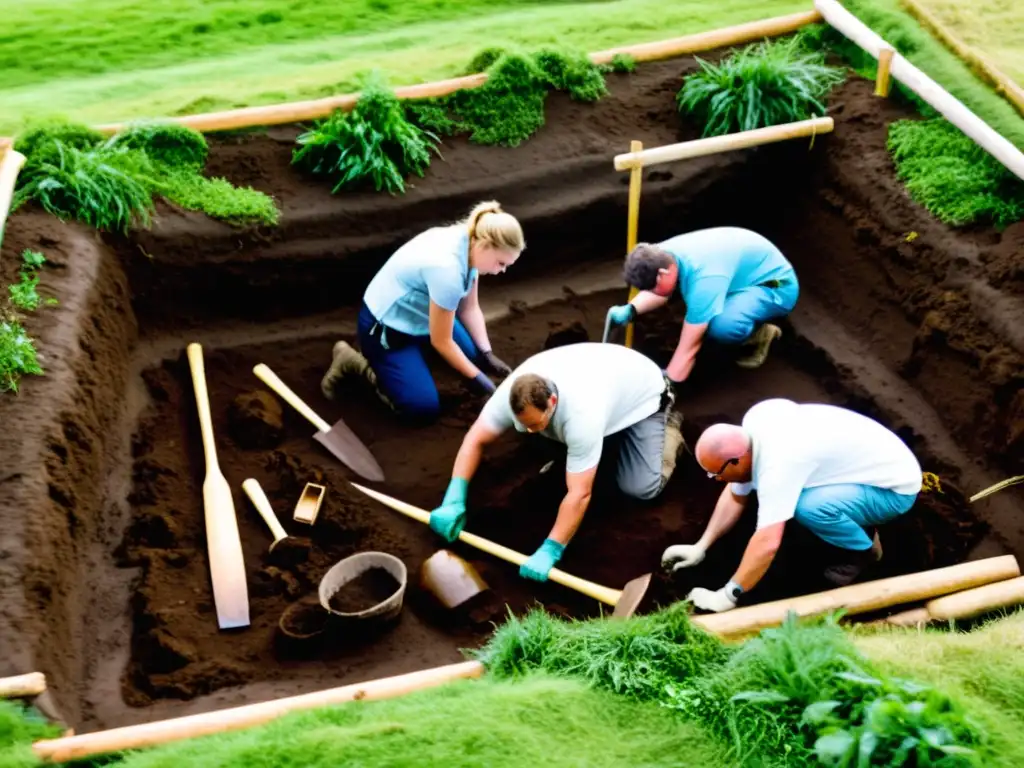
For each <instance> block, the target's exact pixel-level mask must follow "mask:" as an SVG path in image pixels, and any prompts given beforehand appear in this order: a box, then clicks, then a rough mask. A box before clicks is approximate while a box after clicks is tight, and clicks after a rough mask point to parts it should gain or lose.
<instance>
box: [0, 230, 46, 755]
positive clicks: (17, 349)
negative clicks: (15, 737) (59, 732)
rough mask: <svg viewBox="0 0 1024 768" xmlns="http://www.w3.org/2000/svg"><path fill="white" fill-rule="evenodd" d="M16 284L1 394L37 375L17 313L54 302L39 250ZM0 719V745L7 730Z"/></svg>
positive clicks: (25, 254) (6, 315)
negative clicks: (42, 278) (42, 288)
mask: <svg viewBox="0 0 1024 768" xmlns="http://www.w3.org/2000/svg"><path fill="white" fill-rule="evenodd" d="M21 262H22V263H21V268H20V269H19V271H18V277H19V279H18V282H17V283H15V284H14V285H9V286H7V291H8V304H9V307H10V308H8V309H6V310H4V309H0V392H14V393H17V392H18V383H19V382H20V381H21V378H22V377H23V376H28V375H36V376H38V375H40V374H42V373H43V369H42V366H40V365H39V361H38V359H37V358H36V345H35V340H34V339H32V338H31V337H30V336H29V335H28V334H27V333H25V329H24V327H22V324H21V317H20V313H23V312H33V311H35V310H36V309H38V308H39V306H40V305H41V304H46V305H48V306H52V305H55V304H57V303H58V302H57V299H55V298H53V297H50V298H47V299H45V300H44V299H43V298H42V297H41V296H40V295H39V291H38V286H39V275H38V271H39V269H41V268H42V266H43V264H45V263H46V257H45V256H44V255H43V254H41V253H40V252H39V251H32V250H29V249H25V250H24V251H22V254H21ZM2 720H3V718H2V717H0V742H2V738H3V729H4V728H5V727H6V726H5V725H4V723H3V722H2Z"/></svg>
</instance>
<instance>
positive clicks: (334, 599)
mask: <svg viewBox="0 0 1024 768" xmlns="http://www.w3.org/2000/svg"><path fill="white" fill-rule="evenodd" d="M399 586H400V585H399V583H398V582H397V581H396V580H395V577H394V576H392V575H391V573H390V572H389V571H386V570H384V569H383V568H370V569H368V570H365V571H363V572H362V573H361V574H359V575H358V576H357V577H356V578H354V579H352V581H349V582H346V583H345V584H343V585H342V586H341V588H340V589H339V590H338V591H337V592H335V593H334V594H333V595H331V599H330V600H329V601H328V603H327V604H328V605H330V606H331V608H332V609H333V610H335V611H338V612H340V613H359V612H360V611H365V610H367V609H369V608H373V607H374V606H375V605H379V604H380V603H382V602H384V601H385V600H387V599H388V598H389V597H391V596H392V595H393V594H395V592H397V591H398V587H399Z"/></svg>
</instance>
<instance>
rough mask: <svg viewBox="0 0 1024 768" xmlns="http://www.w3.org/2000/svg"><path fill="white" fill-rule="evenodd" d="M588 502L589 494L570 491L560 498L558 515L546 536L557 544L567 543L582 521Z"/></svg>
mask: <svg viewBox="0 0 1024 768" xmlns="http://www.w3.org/2000/svg"><path fill="white" fill-rule="evenodd" d="M589 504H590V494H589V493H587V494H580V493H572V492H571V491H570V492H569V493H567V494H566V495H565V497H564V498H563V499H562V503H561V504H560V505H559V507H558V517H556V518H555V524H554V526H553V527H552V528H551V533H550V534H549V535H548V538H550V539H554V540H555V541H557V542H558V543H559V544H562V545H563V546H564V545H567V544H568V543H569V542H570V541H571V540H572V537H573V536H575V535H576V530H577V529H578V528H579V527H580V523H581V522H583V515H584V514H586V511H587V506H588V505H589Z"/></svg>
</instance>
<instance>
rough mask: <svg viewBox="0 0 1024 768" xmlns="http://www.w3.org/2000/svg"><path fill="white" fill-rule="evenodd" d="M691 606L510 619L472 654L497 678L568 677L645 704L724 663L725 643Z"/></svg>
mask: <svg viewBox="0 0 1024 768" xmlns="http://www.w3.org/2000/svg"><path fill="white" fill-rule="evenodd" d="M688 610H689V609H688V607H687V605H686V604H684V603H678V604H676V605H675V606H673V607H671V608H668V609H666V610H664V611H660V612H658V613H656V614H652V615H649V616H639V617H636V618H634V619H632V620H630V621H607V620H603V621H601V620H599V621H593V620H590V621H569V622H567V621H562V620H559V619H556V618H554V617H552V616H551V615H550V614H548V613H545V612H544V611H539V610H538V611H533V612H531V613H528V614H527V615H526V616H525V617H523V618H517V617H514V616H510V617H509V618H508V619H507V620H506V621H505V623H504V624H502V625H501V626H500V627H498V629H497V630H496V631H495V633H494V635H493V637H492V638H491V639H490V641H489V642H488V643H487V645H486V646H484V647H483V648H482V649H481V650H480V651H478V652H476V653H474V654H473V655H474V656H476V657H477V658H479V659H480V661H482V662H483V664H484V666H485V667H486V668H487V670H488V672H489V673H490V674H492V675H494V676H496V677H500V678H508V677H518V676H521V675H525V674H529V673H532V672H535V671H544V672H547V673H551V674H557V675H567V676H571V677H576V678H579V679H582V680H584V681H585V682H587V683H588V684H590V685H592V686H593V687H595V688H601V689H606V690H610V691H613V692H615V693H619V694H623V695H625V696H628V697H630V698H632V699H636V700H639V701H660V700H663V699H664V698H665V695H666V693H665V689H666V686H667V685H670V684H672V683H678V682H679V681H680V680H686V679H689V678H691V677H693V676H695V675H698V674H700V673H702V672H704V671H705V668H706V667H707V666H708V665H716V664H720V663H722V662H723V661H724V660H725V658H726V650H725V648H724V646H723V645H722V644H721V642H719V641H718V640H717V639H716V638H714V637H712V636H710V635H708V634H707V633H705V632H703V631H701V630H699V629H697V628H695V627H694V626H693V625H692V624H691V623H690V621H689V618H688Z"/></svg>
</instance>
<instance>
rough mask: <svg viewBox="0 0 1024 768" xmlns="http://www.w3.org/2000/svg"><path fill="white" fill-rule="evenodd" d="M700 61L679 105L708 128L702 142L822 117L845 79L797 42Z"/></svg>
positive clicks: (800, 40)
mask: <svg viewBox="0 0 1024 768" xmlns="http://www.w3.org/2000/svg"><path fill="white" fill-rule="evenodd" d="M698 61H699V62H700V70H699V71H697V72H694V73H693V74H691V75H688V76H687V77H686V78H684V81H683V86H682V88H680V89H679V93H678V94H677V95H676V100H677V102H678V105H679V110H680V112H682V113H683V114H684V115H687V116H689V117H693V118H695V119H697V120H699V121H700V122H702V123H703V124H704V132H703V135H704V136H719V135H721V134H725V133H735V132H737V131H751V130H754V129H755V128H764V127H767V126H769V125H778V124H780V123H790V122H796V121H798V120H806V119H808V118H811V117H819V116H822V115H824V114H825V112H826V108H825V105H824V103H823V101H824V99H825V97H826V96H827V94H828V92H829V91H830V90H831V89H832V88H834V87H835V86H837V85H839V84H840V83H841V82H843V80H844V79H845V76H846V75H845V72H844V71H843V70H842V69H839V68H837V67H832V66H828V65H826V64H825V61H824V54H823V53H821V52H816V51H811V50H808V49H806V48H805V47H804V46H803V38H801V37H799V36H794V37H790V38H788V39H784V40H776V41H770V42H764V43H759V44H757V45H751V46H747V47H746V48H742V49H740V50H738V51H736V52H735V53H732V54H730V55H729V56H728V57H726V58H724V59H722V60H721V61H720V62H719V63H718V64H712V63H710V62H706V61H703V60H701V59H700V58H699V57H698Z"/></svg>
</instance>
